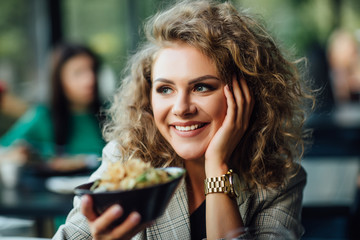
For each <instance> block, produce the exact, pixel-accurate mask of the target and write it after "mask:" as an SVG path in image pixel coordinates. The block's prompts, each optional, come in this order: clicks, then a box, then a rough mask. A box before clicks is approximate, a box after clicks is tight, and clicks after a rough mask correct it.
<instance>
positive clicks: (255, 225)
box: [239, 168, 306, 239]
mask: <svg viewBox="0 0 360 240" xmlns="http://www.w3.org/2000/svg"><path fill="white" fill-rule="evenodd" d="M305 184H306V172H305V171H304V169H303V168H300V171H299V172H298V173H297V174H296V175H295V176H294V177H292V178H290V179H289V180H288V182H287V183H286V184H285V185H284V186H283V187H282V188H279V189H262V190H258V191H256V192H255V193H254V194H252V196H251V197H250V198H249V199H247V200H246V201H245V202H244V205H243V206H240V207H242V208H243V209H244V208H245V209H247V210H245V211H243V213H244V215H243V218H244V223H245V226H246V227H247V231H248V232H247V234H250V235H252V238H251V239H300V238H301V236H302V235H303V234H304V228H303V226H302V224H301V211H302V198H303V190H304V187H305ZM240 212H241V211H240ZM244 237H245V236H244ZM239 239H243V238H242V237H240V238H239Z"/></svg>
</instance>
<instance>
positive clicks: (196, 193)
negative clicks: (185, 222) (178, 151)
mask: <svg viewBox="0 0 360 240" xmlns="http://www.w3.org/2000/svg"><path fill="white" fill-rule="evenodd" d="M185 168H186V171H187V177H186V188H187V192H188V199H189V212H190V214H192V213H193V212H194V211H195V210H196V209H197V208H198V207H199V206H200V205H201V203H202V202H203V201H204V200H205V191H204V180H205V167H204V162H202V161H185Z"/></svg>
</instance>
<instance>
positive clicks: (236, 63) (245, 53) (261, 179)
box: [104, 1, 312, 187]
mask: <svg viewBox="0 0 360 240" xmlns="http://www.w3.org/2000/svg"><path fill="white" fill-rule="evenodd" d="M145 33H146V37H147V42H146V43H145V44H144V45H142V46H141V47H140V49H139V50H138V52H137V53H136V54H135V55H133V56H132V58H131V59H130V61H129V65H128V67H127V71H126V77H125V78H124V79H123V80H122V85H121V86H120V88H119V90H118V93H117V94H116V96H115V99H114V103H113V105H112V107H111V109H110V111H109V116H110V122H108V123H107V124H106V126H105V129H104V135H105V137H106V140H108V141H110V140H117V141H118V143H119V146H120V150H121V154H122V155H121V158H122V159H124V160H125V159H128V158H131V157H133V156H136V157H140V158H142V159H144V160H145V161H150V162H151V163H152V164H153V165H154V166H155V167H159V166H171V165H181V159H180V158H179V157H178V156H177V155H176V153H175V152H174V150H173V149H172V148H171V146H170V145H169V144H168V143H167V142H166V141H165V139H164V138H163V137H162V136H161V135H160V133H159V131H158V130H157V128H156V126H155V124H154V119H153V113H152V109H151V104H150V92H151V87H152V86H151V69H152V64H153V60H154V58H155V55H156V53H157V52H158V51H159V50H160V49H161V48H163V47H165V46H167V45H168V44H171V43H174V42H179V41H180V42H183V43H186V44H189V45H191V46H193V47H195V48H197V49H199V50H200V51H201V52H202V53H203V54H205V55H206V56H208V57H209V58H210V59H212V60H213V61H214V62H215V64H216V66H217V70H218V72H219V75H220V78H221V79H223V80H224V81H225V82H226V83H227V84H229V85H230V84H231V79H232V76H234V74H236V75H237V76H238V77H240V78H244V79H245V80H246V82H247V84H248V86H249V88H250V90H251V92H252V93H253V95H254V99H255V106H254V110H253V113H252V116H251V120H250V126H249V128H248V130H247V132H246V133H245V135H244V136H243V138H242V140H241V142H240V143H239V145H238V147H237V149H236V150H235V152H234V154H233V157H232V161H231V162H230V165H231V167H233V168H235V169H236V170H237V171H238V172H240V173H241V175H242V176H243V177H244V178H245V179H246V181H247V182H248V183H249V184H250V185H253V186H254V185H257V186H262V187H274V186H278V185H280V184H281V183H283V182H284V180H285V179H286V177H287V176H288V173H289V172H290V170H291V169H293V168H294V166H295V165H297V164H296V162H297V161H298V159H300V158H301V155H302V153H303V150H304V140H303V136H304V135H303V133H304V131H303V124H304V121H305V116H306V111H305V110H306V109H307V108H306V107H305V103H306V102H307V101H306V100H307V99H312V97H311V95H309V92H307V91H305V88H304V86H303V81H301V78H300V77H299V73H298V70H297V69H298V68H297V64H296V63H295V62H291V61H289V60H287V59H285V57H284V55H283V54H282V52H281V51H280V49H279V48H278V46H277V45H276V44H275V42H274V40H273V39H272V37H271V36H270V35H269V34H268V33H267V32H266V31H265V30H264V27H263V26H262V25H261V24H260V23H259V22H257V21H256V20H254V18H252V17H251V16H249V15H248V14H247V13H245V12H241V11H237V10H236V9H235V8H234V7H233V6H232V5H231V4H230V3H217V2H215V1H182V2H179V3H177V4H175V6H173V7H171V8H169V9H167V10H165V11H162V12H159V13H157V14H156V15H155V16H153V17H152V18H150V19H149V20H148V22H147V23H146V25H145Z"/></svg>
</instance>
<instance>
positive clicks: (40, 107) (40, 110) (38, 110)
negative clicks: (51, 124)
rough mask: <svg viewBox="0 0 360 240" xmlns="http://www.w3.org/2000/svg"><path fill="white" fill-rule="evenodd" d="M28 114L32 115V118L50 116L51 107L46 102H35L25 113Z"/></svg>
mask: <svg viewBox="0 0 360 240" xmlns="http://www.w3.org/2000/svg"><path fill="white" fill-rule="evenodd" d="M26 115H31V117H32V118H34V117H48V116H50V109H49V108H48V107H47V106H46V105H44V104H35V105H33V106H32V107H31V108H30V109H29V110H28V111H27V112H26V113H25V116H26Z"/></svg>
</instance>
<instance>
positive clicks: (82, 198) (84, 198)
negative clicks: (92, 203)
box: [81, 195, 89, 203]
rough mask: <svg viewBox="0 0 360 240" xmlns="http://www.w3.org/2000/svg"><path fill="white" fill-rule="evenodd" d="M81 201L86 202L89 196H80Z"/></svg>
mask: <svg viewBox="0 0 360 240" xmlns="http://www.w3.org/2000/svg"><path fill="white" fill-rule="evenodd" d="M81 202H83V203H88V202H89V196H87V195H84V196H82V197H81Z"/></svg>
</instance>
